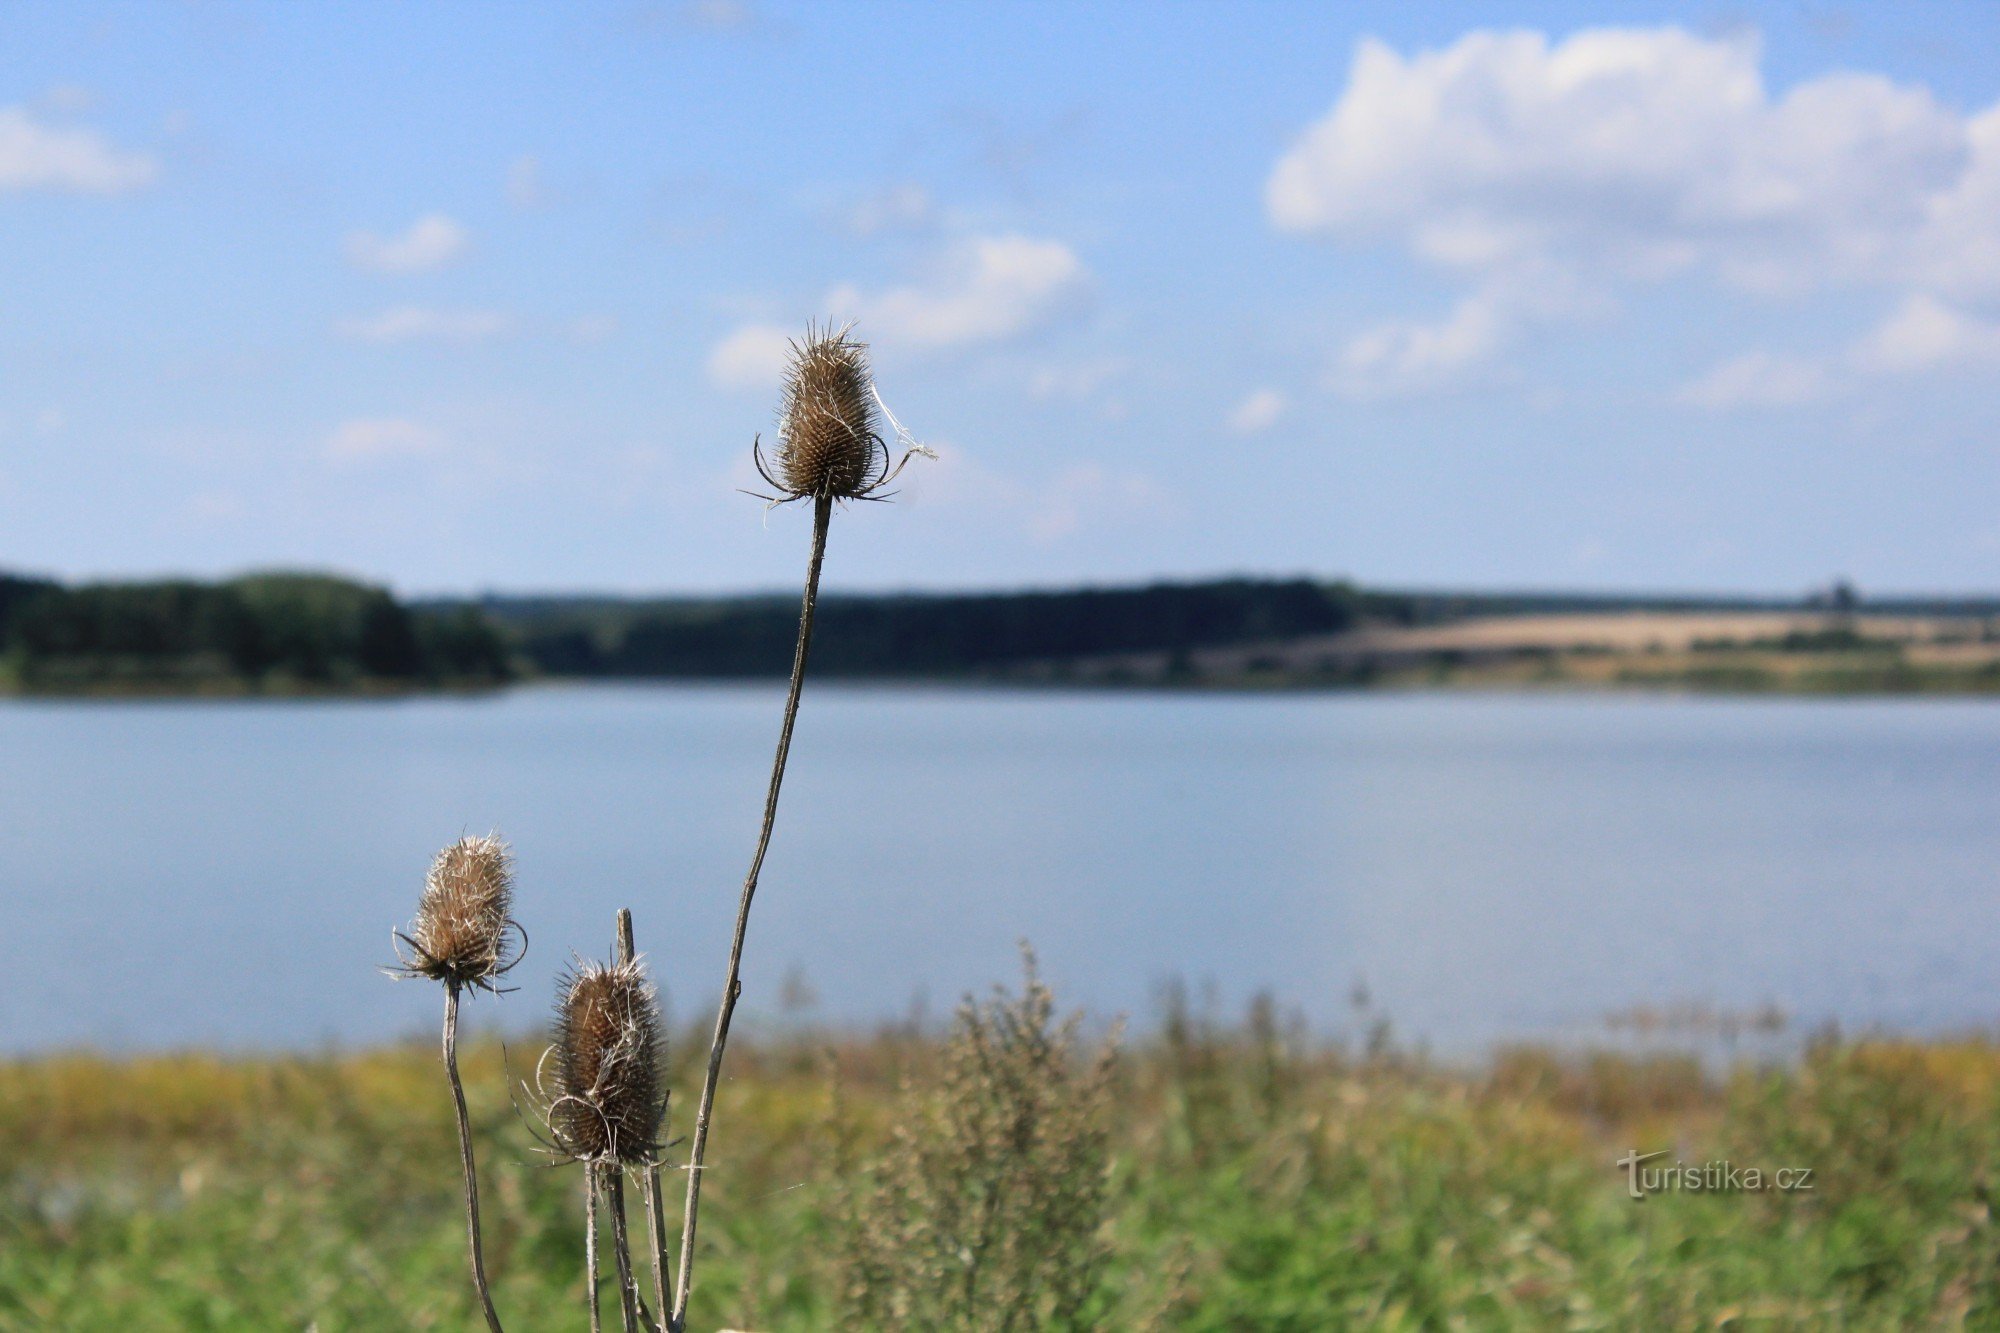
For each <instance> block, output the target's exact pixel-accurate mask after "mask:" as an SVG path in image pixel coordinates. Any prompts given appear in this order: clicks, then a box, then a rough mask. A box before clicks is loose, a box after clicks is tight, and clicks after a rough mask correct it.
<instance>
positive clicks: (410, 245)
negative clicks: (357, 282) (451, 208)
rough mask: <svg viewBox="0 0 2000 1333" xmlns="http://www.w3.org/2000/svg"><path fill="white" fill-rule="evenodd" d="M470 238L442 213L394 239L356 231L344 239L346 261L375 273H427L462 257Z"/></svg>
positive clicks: (427, 216) (429, 216)
mask: <svg viewBox="0 0 2000 1333" xmlns="http://www.w3.org/2000/svg"><path fill="white" fill-rule="evenodd" d="M471 239H472V235H471V233H470V232H468V231H466V229H465V228H464V227H462V226H460V225H459V224H458V223H457V222H454V221H453V220H452V219H450V218H448V217H446V216H445V215H444V214H442V213H427V214H425V215H424V216H423V217H420V218H418V219H417V220H416V221H415V222H412V223H411V224H410V226H409V229H408V230H407V231H404V232H403V233H402V234H400V235H397V236H378V235H377V234H375V233H374V232H372V231H357V232H353V233H351V234H350V235H349V236H348V238H347V246H346V249H347V259H348V262H349V263H351V264H353V265H354V266H355V267H356V268H365V269H369V270H372V271H374V272H376V273H428V272H429V271H431V270H432V269H436V268H442V267H444V266H445V265H446V264H449V263H451V262H452V261H453V260H454V259H457V258H458V257H459V256H460V255H462V254H464V253H465V248H466V246H467V244H468V243H469V242H470V241H471Z"/></svg>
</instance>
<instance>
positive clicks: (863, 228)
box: [845, 181, 937, 237]
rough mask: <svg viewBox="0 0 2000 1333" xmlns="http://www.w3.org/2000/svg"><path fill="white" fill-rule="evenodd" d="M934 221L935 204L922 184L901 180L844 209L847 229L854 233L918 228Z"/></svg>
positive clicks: (871, 234) (868, 234) (876, 232)
mask: <svg viewBox="0 0 2000 1333" xmlns="http://www.w3.org/2000/svg"><path fill="white" fill-rule="evenodd" d="M936 220H937V204H936V202H935V201H934V200H932V198H931V192H930V191H929V190H926V189H925V188H924V187H923V186H921V185H917V184H915V183H913V182H909V181H905V182H904V183H902V184H900V185H891V186H889V187H888V188H887V189H884V190H879V191H877V192H876V193H874V194H871V195H869V196H868V197H867V198H865V199H863V200H861V201H860V202H859V203H857V204H855V205H854V206H853V207H852V208H850V209H848V210H847V216H846V218H845V221H846V223H847V229H848V230H849V231H851V232H853V233H854V234H855V235H856V236H863V237H867V236H879V235H881V234H882V233H883V232H891V231H921V230H923V229H924V228H926V227H928V226H930V225H931V224H932V223H933V222H935V221H936Z"/></svg>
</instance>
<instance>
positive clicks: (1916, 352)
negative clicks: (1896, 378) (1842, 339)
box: [1854, 293, 2000, 375]
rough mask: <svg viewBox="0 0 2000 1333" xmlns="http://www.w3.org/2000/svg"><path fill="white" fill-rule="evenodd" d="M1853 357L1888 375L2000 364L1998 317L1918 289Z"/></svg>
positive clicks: (1862, 344)
mask: <svg viewBox="0 0 2000 1333" xmlns="http://www.w3.org/2000/svg"><path fill="white" fill-rule="evenodd" d="M1854 360H1855V362H1856V364H1857V365H1858V366H1859V367H1860V368H1861V369H1864V370H1871V371H1875V372H1877V373H1881V374H1891V375H1894V374H1908V373H1912V372H1916V371H1925V370H1942V369H1948V368H1952V367H1959V366H1976V365H2000V321H1994V320H1989V319H1981V318H1979V317H1978V316H1976V315H1970V314H1967V313H1966V312H1965V311H1963V310H1956V309H1953V308H1952V307H1951V306H1949V305H1946V304H1945V303H1944V302H1943V301H1940V300H1939V299H1937V298H1936V297H1934V296H1931V295H1928V294H1925V293H1918V294H1917V295H1915V296H1912V297H1910V298H1909V299H1908V300H1906V301H1904V302H1903V304H1902V305H1901V306H1899V307H1897V309H1896V310H1895V311H1894V312H1893V313H1891V314H1890V315H1889V317H1888V318H1887V319H1885V320H1884V321H1883V322H1882V323H1881V325H1880V326H1878V327H1877V328H1876V329H1875V330H1874V331H1873V332H1872V333H1870V334H1869V335H1868V336H1867V337H1866V338H1864V339H1862V340H1861V343H1860V345H1859V346H1857V347H1856V348H1855V351H1854Z"/></svg>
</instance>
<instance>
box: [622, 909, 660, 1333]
mask: <svg viewBox="0 0 2000 1333" xmlns="http://www.w3.org/2000/svg"><path fill="white" fill-rule="evenodd" d="M616 952H617V956H618V963H619V966H621V967H629V966H630V965H631V963H632V960H633V959H634V958H637V957H638V956H639V951H638V948H637V947H636V946H635V945H634V944H633V943H632V909H631V908H629V907H621V908H619V909H618V947H617V951H616ZM661 1133H662V1134H663V1135H664V1133H665V1129H664V1127H663V1128H662V1130H661ZM640 1192H641V1193H642V1194H644V1196H645V1205H646V1217H647V1219H648V1221H649V1223H650V1225H649V1228H648V1231H647V1239H648V1240H649V1241H650V1244H649V1246H648V1248H649V1249H650V1250H651V1251H652V1257H653V1304H654V1307H655V1308H656V1309H658V1310H659V1312H660V1314H661V1315H662V1316H665V1315H666V1313H667V1219H666V1217H665V1215H664V1214H663V1213H662V1211H661V1203H660V1164H659V1162H658V1161H657V1160H655V1161H652V1162H649V1163H647V1165H646V1174H645V1175H644V1176H641V1177H640ZM617 1225H618V1228H619V1230H620V1232H621V1234H622V1232H623V1230H624V1227H625V1205H624V1199H623V1198H622V1196H621V1198H620V1199H619V1202H618V1223H617ZM639 1318H640V1320H641V1322H643V1323H644V1324H645V1326H646V1327H647V1328H648V1329H657V1328H658V1327H659V1325H658V1324H657V1323H656V1322H654V1320H653V1317H652V1315H651V1313H650V1312H649V1311H648V1310H647V1309H646V1303H645V1301H644V1300H643V1299H642V1300H641V1301H640V1302H639Z"/></svg>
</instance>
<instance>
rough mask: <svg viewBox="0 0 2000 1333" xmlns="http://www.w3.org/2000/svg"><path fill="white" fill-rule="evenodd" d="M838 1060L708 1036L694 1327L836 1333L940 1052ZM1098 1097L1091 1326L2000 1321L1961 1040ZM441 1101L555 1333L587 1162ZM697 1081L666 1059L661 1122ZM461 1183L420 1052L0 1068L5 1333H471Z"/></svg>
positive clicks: (1253, 1054) (1924, 1324)
mask: <svg viewBox="0 0 2000 1333" xmlns="http://www.w3.org/2000/svg"><path fill="white" fill-rule="evenodd" d="M690 1044H691V1043H682V1045H683V1047H684V1049H683V1050H681V1051H679V1052H677V1054H678V1055H679V1056H680V1057H682V1058H683V1059H685V1057H686V1056H687V1054H688V1052H687V1050H686V1049H685V1047H687V1046H688V1045H690ZM836 1055H837V1063H838V1065H839V1068H840V1076H839V1079H838V1095H837V1096H835V1095H834V1092H833V1087H834V1082H833V1080H831V1079H830V1078H829V1074H828V1071H829V1065H828V1063H827V1061H826V1059H825V1056H824V1054H823V1052H822V1051H821V1050H820V1049H819V1046H818V1044H816V1043H814V1042H811V1041H807V1040H802V1039H798V1040H786V1041H773V1042H766V1043H764V1044H762V1045H754V1044H746V1045H744V1046H742V1047H732V1049H731V1053H730V1059H731V1068H732V1071H733V1075H734V1076H733V1077H732V1078H731V1079H730V1080H729V1081H728V1082H727V1083H726V1084H725V1086H724V1088H723V1090H722V1094H721V1097H720V1098H719V1101H718V1106H717V1113H716V1130H715V1134H714V1137H713V1140H712V1146H711V1149H710V1161H711V1163H712V1164H713V1165H712V1172H711V1175H710V1177H709V1180H708V1185H707V1188H706V1190H705V1192H704V1195H703V1200H704V1209H703V1213H702V1222H703V1226H702V1238H703V1253H702V1259H701V1267H700V1269H699V1270H698V1271H699V1273H700V1282H699V1286H698V1290H697V1292H696V1295H695V1299H694V1305H693V1312H692V1313H693V1318H692V1320H691V1323H690V1327H691V1328H693V1329H697V1330H703V1331H704V1333H705V1331H706V1330H712V1329H716V1328H721V1327H730V1328H745V1329H757V1330H769V1329H790V1328H823V1327H830V1326H833V1320H834V1316H835V1305H834V1291H835V1284H836V1282H837V1275H836V1274H835V1273H834V1272H833V1271H832V1264H833V1262H834V1260H833V1258H832V1257H831V1256H834V1255H837V1254H838V1253H840V1252H841V1249H842V1247H841V1246H840V1245H839V1244H838V1243H837V1241H838V1238H837V1237H836V1236H835V1235H834V1234H833V1231H834V1228H835V1226H836V1223H835V1222H834V1221H833V1218H834V1217H835V1216H837V1214H838V1207H839V1198H840V1194H841V1190H840V1181H839V1177H840V1175H841V1173H842V1171H843V1170H847V1169H850V1168H847V1167H843V1166H842V1165H841V1163H843V1162H852V1161H853V1160H855V1159H854V1155H853V1154H854V1153H855V1152H860V1153H863V1154H865V1153H866V1152H868V1151H869V1150H870V1149H871V1147H873V1146H877V1145H879V1143H880V1142H881V1139H882V1137H883V1135H884V1134H885V1132H886V1126H887V1125H888V1123H889V1121H890V1118H891V1108H892V1106H893V1105H894V1102H895V1097H896V1087H897V1082H898V1080H899V1079H900V1078H903V1077H905V1076H908V1077H910V1078H913V1079H915V1080H917V1082H918V1083H919V1084H921V1083H922V1082H923V1080H924V1079H926V1078H927V1077H929V1076H930V1074H931V1073H932V1072H934V1069H935V1061H936V1056H937V1049H936V1044H935V1043H929V1042H920V1041H914V1040H910V1039H904V1038H893V1037H884V1038H881V1039H877V1040H870V1041H843V1042H841V1043H839V1048H838V1050H837V1052H836ZM512 1058H513V1064H514V1072H515V1074H516V1075H519V1074H522V1073H524V1072H526V1069H525V1068H524V1066H525V1065H526V1064H528V1063H529V1062H531V1060H532V1053H531V1052H528V1051H525V1050H522V1049H518V1048H517V1049H516V1050H515V1051H514V1053H513V1057H512ZM1117 1077H1118V1080H1119V1082H1118V1085H1117V1089H1116V1093H1115V1095H1114V1097H1113V1098H1112V1108H1113V1109H1112V1112H1111V1114H1112V1121H1111V1125H1110V1129H1111V1150H1112V1167H1111V1171H1112V1181H1111V1191H1110V1203H1109V1215H1108V1220H1107V1228H1106V1234H1107V1237H1108V1240H1109V1242H1110V1245H1111V1252H1112V1263H1111V1268H1110V1275H1109V1281H1108V1284H1107V1287H1106V1290H1105V1291H1104V1292H1103V1294H1102V1299H1101V1301H1100V1302H1099V1305H1100V1310H1099V1315H1100V1319H1101V1323H1102V1325H1103V1326H1105V1327H1111V1328H1146V1327H1162V1328H1192V1329H1217V1330H1221V1329H1260V1330H1262V1329H1269V1330H1290V1329H1298V1330H1305V1329H1331V1328H1343V1327H1372V1328H1391V1329H1394V1328H1436V1329H1448V1328H1466V1329H1515V1328H1518V1329H1549V1328H1557V1329H1564V1328H1575V1329H1600V1328H1601V1329H1681V1328H1690V1329H1691V1328H1716V1327H1726V1328H1746V1329H1747V1328H1755V1329H1787V1328H1796V1329H1885V1330H1886V1329H1902V1328H1955V1327H1975V1328H1988V1327H2000V1232H1996V1228H1995V1223H1994V1218H1993V1215H1992V1201H1993V1190H1994V1184H1995V1171H1996V1166H2000V1048H1995V1047H1994V1046H1991V1045H1988V1044H1985V1043H1983V1042H1962V1043H1939V1044H1928V1045H1925V1044H1904V1043H1887V1042H1860V1043H1846V1044H1824V1045H1820V1046H1817V1047H1815V1048H1813V1049H1812V1050H1810V1051H1808V1052H1807V1053H1806V1054H1805V1055H1804V1056H1802V1057H1801V1058H1800V1059H1799V1060H1797V1061H1796V1062H1794V1063H1791V1064H1789V1065H1786V1066H1784V1067H1781V1068H1773V1069H1763V1070H1753V1069H1744V1070H1740V1071H1738V1072H1735V1073H1733V1074H1730V1075H1728V1076H1726V1077H1704V1076H1703V1074H1702V1072H1701V1070H1700V1068H1699V1067H1698V1066H1696V1065H1694V1064H1692V1063H1691V1062H1688V1061H1685V1060H1672V1059H1656V1060H1652V1061H1640V1060H1631V1059H1625V1058H1620V1057H1615V1056H1609V1055H1604V1056H1597V1057H1590V1058H1570V1059H1563V1058H1557V1057H1555V1056H1552V1055H1549V1054H1546V1053H1541V1052H1536V1051H1515V1052H1509V1053H1503V1054H1501V1055H1499V1056H1497V1057H1496V1058H1495V1059H1494V1060H1493V1061H1492V1062H1491V1063H1490V1064H1489V1065H1488V1066H1486V1067H1484V1068H1481V1069H1478V1070H1470V1071H1449V1070H1441V1069H1438V1068H1434V1067H1430V1066H1427V1065H1425V1064H1423V1063H1421V1062H1418V1061H1414V1060H1409V1059H1405V1058H1399V1057H1396V1056H1393V1055H1374V1056H1368V1057H1360V1056H1355V1057H1343V1056H1341V1055H1338V1054H1336V1053H1332V1052H1324V1051H1322V1052H1313V1053H1306V1054H1301V1053H1298V1052H1295V1051H1288V1050H1286V1049H1284V1046H1283V1043H1280V1042H1278V1041H1277V1040H1276V1039H1275V1038H1273V1037H1272V1035H1271V1031H1270V1028H1269V1026H1268V1025H1266V1026H1265V1027H1264V1028H1263V1029H1262V1035H1261V1036H1260V1035H1257V1034H1256V1033H1253V1032H1250V1031H1245V1032H1237V1033H1213V1032H1205V1031H1202V1030H1200V1029H1198V1028H1193V1029H1190V1028H1188V1027H1185V1026H1182V1027H1177V1028H1174V1029H1171V1038H1170V1039H1167V1040H1161V1041H1158V1042H1154V1043H1151V1044H1147V1045H1140V1046H1136V1047H1134V1048H1132V1049H1130V1050H1128V1052H1127V1055H1126V1058H1125V1059H1124V1061H1123V1062H1122V1066H1121V1069H1120V1071H1119V1074H1118V1076H1117ZM466 1080H467V1085H468V1091H469V1093H470V1094H471V1097H472V1110H473V1116H474V1120H475V1123H476V1126H477V1132H478V1134H479V1136H480V1140H481V1142H480V1153H481V1166H482V1172H483V1176H484V1179H483V1181H482V1184H483V1187H484V1188H483V1195H484V1199H485V1203H486V1215H487V1219H488V1231H487V1243H488V1262H489V1265H490V1268H491V1270H492V1272H493V1273H494V1274H495V1278H496V1290H495V1299H496V1302H497V1304H498V1306H499V1308H500V1311H501V1313H502V1316H503V1317H504V1318H505V1319H506V1320H507V1322H508V1326H509V1327H510V1328H511V1329H523V1330H542V1329H561V1328H580V1327H581V1326H582V1314H581V1311H580V1309H579V1308H578V1306H579V1304H580V1295H579V1290H580V1289H579V1276H578V1275H579V1272H580V1268H581V1253H580V1249H581V1241H580V1236H579V1230H580V1223H579V1215H580V1199H579V1197H578V1192H579V1190H580V1188H581V1186H580V1181H579V1177H578V1173H577V1170H576V1169H575V1168H573V1167H571V1168H552V1167H549V1166H547V1165H545V1164H544V1163H543V1162H542V1161H541V1160H540V1159H538V1158H537V1156H536V1154H535V1152H534V1150H533V1144H532V1141H531V1140H530V1138H529V1136H528V1134H527V1132H526V1131H525V1129H524V1128H523V1127H522V1125H521V1124H520V1123H519V1121H518V1120H517V1119H516V1116H515V1112H514V1110H513V1108H512V1106H511V1105H510V1103H509V1100H508V1097H507V1093H506V1088H505V1082H504V1075H503V1072H502V1067H501V1063H500V1052H499V1050H498V1048H497V1046H495V1045H492V1044H485V1045H475V1046H473V1047H472V1048H471V1049H469V1050H468V1052H467V1058H466ZM692 1086H693V1081H692V1078H691V1077H690V1074H689V1071H688V1069H687V1067H686V1066H685V1065H683V1066H681V1068H680V1070H679V1073H678V1075H677V1078H676V1087H677V1088H679V1089H681V1094H680V1095H679V1096H678V1097H677V1098H676V1104H677V1106H676V1115H677V1120H678V1119H684V1116H685V1104H686V1103H687V1102H688V1101H690V1100H691V1098H690V1097H689V1095H688V1094H689V1093H690V1092H691V1090H692ZM677 1128H678V1129H679V1130H684V1129H685V1125H684V1124H681V1125H678V1126H677ZM1632 1148H1637V1149H1639V1150H1641V1151H1649V1150H1652V1149H1656V1148H1667V1149H1671V1150H1672V1151H1673V1153H1674V1154H1676V1155H1678V1156H1680V1157H1681V1158H1682V1159H1684V1160H1686V1161H1689V1162H1695V1161H1704V1160H1708V1159H1711V1158H1715V1159H1720V1158H1727V1159H1729V1160H1730V1161H1732V1162H1735V1163H1737V1164H1739V1165H1744V1166H1760V1167H1763V1168H1765V1169H1771V1168H1776V1167H1780V1166H1784V1167H1798V1166H1806V1167H1811V1168H1813V1169H1814V1172H1815V1176H1814V1186H1815V1188H1814V1189H1813V1190H1812V1191H1811V1192H1810V1193H1797V1194H1780V1193H1777V1192H1775V1191H1767V1192H1763V1193H1757V1194H1727V1195H1723V1194H1693V1193H1672V1194H1661V1195H1656V1196H1653V1197H1651V1198H1648V1199H1647V1200H1646V1201H1645V1202H1643V1203H1635V1202H1633V1201H1632V1200H1630V1199H1629V1198H1627V1197H1626V1196H1625V1194H1624V1190H1623V1177H1622V1175H1621V1173H1620V1172H1618V1171H1617V1170H1616V1169H1615V1168H1614V1166H1613V1162H1614V1161H1615V1159H1616V1158H1617V1157H1618V1156H1620V1155H1621V1154H1623V1153H1624V1152H1625V1151H1626V1150H1627V1149H1632ZM458 1188H459V1187H458V1180H457V1174H456V1163H455V1153H454V1147H453V1138H452V1129H451V1123H450V1119H449V1113H448V1100H447V1095H446V1092H445V1088H444V1084H443V1079H442V1076H441V1074H440V1071H439V1070H438V1067H437V1064H436V1058H435V1055H434V1053H433V1051H432V1050H431V1049H430V1048H428V1047H422V1048H419V1047H409V1048H392V1049H383V1050H376V1051H368V1052H362V1053H356V1054H349V1055H340V1056H326V1057H316V1058H283V1059H280V1058H268V1059H242V1060H233V1059H220V1058H216V1057H211V1056H200V1055H186V1056H173V1057H162V1058H153V1059H134V1060H106V1059H99V1058H94V1057H89V1056H60V1057H52V1058H47V1059H38V1060H28V1061H20V1062H16V1063H12V1064H5V1065H0V1329H5V1330H16V1329H34V1330H44V1329H51V1330H54V1329H93V1330H94V1329H113V1328H120V1329H175V1328H189V1329H257V1330H269V1329H286V1328H289V1329H305V1328H308V1327H316V1328H317V1329H318V1330H319V1331H320V1333H338V1331H340V1330H361V1329H367V1330H382V1329H404V1328H411V1329H428V1328H437V1329H466V1328H471V1327H473V1326H474V1324H475V1322H476V1313H475V1307H474V1304H473V1301H472V1299H471V1293H470V1287H469V1283H468V1281H467V1278H466V1265H465V1254H464V1234H463V1222H462V1216H461V1213H460V1211H459V1207H460V1205H459V1197H458ZM674 1188H675V1187H674V1186H670V1190H672V1189H674ZM676 1197H677V1196H676ZM614 1309H615V1303H614V1304H613V1305H611V1306H608V1307H607V1314H610V1313H611V1312H612V1311H613V1310H614ZM613 1323H614V1324H615V1318H614V1319H613ZM608 1326H609V1325H608Z"/></svg>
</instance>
